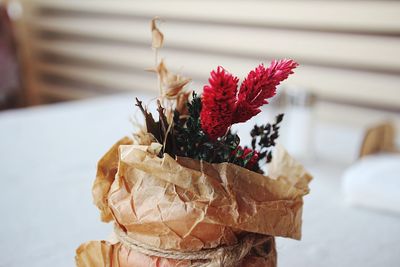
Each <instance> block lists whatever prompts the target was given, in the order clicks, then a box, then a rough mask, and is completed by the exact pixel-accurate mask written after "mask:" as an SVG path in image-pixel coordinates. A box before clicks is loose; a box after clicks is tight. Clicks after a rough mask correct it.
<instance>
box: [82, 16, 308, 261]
mask: <svg viewBox="0 0 400 267" xmlns="http://www.w3.org/2000/svg"><path fill="white" fill-rule="evenodd" d="M152 25H153V26H154V28H153V31H156V32H159V31H158V29H157V28H156V27H155V21H153V24H152ZM153 44H154V42H153ZM160 46H161V45H160V43H159V42H158V47H160ZM153 47H154V45H153ZM158 47H156V48H158ZM296 66H297V64H296V63H294V62H293V61H291V60H281V61H274V62H273V63H272V64H271V66H270V67H268V68H266V67H264V66H263V65H260V66H259V67H257V68H256V69H255V70H253V71H251V72H250V73H249V75H248V77H247V78H246V79H245V80H244V81H243V82H242V84H241V86H240V87H239V85H238V82H239V79H238V78H236V77H234V76H233V75H232V74H230V73H228V72H227V71H226V70H225V69H223V68H222V67H219V68H217V69H216V70H215V71H212V72H211V78H210V79H209V84H208V85H206V86H204V90H203V94H202V95H201V96H199V95H197V94H195V93H192V92H191V91H189V90H188V89H187V88H186V87H188V81H189V80H188V79H186V78H182V77H180V76H178V75H174V74H172V73H170V72H169V71H168V70H167V68H166V66H165V64H164V63H163V62H160V64H159V65H158V66H156V68H155V71H156V72H157V74H158V75H159V78H160V84H161V85H162V94H161V96H160V98H159V99H158V101H157V106H158V109H157V113H158V114H157V118H154V116H153V114H151V113H150V112H149V111H148V109H147V107H144V106H143V104H142V102H141V101H140V100H137V104H136V105H137V106H138V109H139V110H140V111H141V112H142V113H143V115H144V121H145V123H144V124H143V127H142V128H141V129H140V130H139V131H138V132H137V133H136V134H135V135H134V136H132V137H125V138H123V139H121V140H119V141H118V142H117V143H116V144H115V145H114V146H113V147H112V148H111V149H110V150H109V151H108V152H107V153H106V154H105V155H104V156H103V158H102V159H101V160H100V161H99V164H98V170H97V177H96V180H95V182H94V186H93V197H94V202H95V204H96V206H97V207H98V208H99V209H100V212H101V219H102V221H104V222H112V223H113V224H114V233H113V235H112V238H110V239H109V240H107V241H90V242H87V243H84V244H82V245H81V246H80V247H79V248H78V249H77V255H76V263H77V266H79V267H103V266H104V267H105V266H107V267H132V266H135V267H140V266H276V264H277V253H276V249H275V239H274V237H276V236H281V237H288V238H294V239H300V237H301V216H302V205H303V196H304V195H305V194H307V193H308V192H309V189H308V183H309V181H310V180H311V176H310V175H309V174H308V173H307V171H306V170H305V169H304V168H303V167H302V166H301V165H300V164H298V163H297V162H295V161H294V160H293V159H292V158H291V157H290V156H289V155H288V154H287V152H286V151H285V150H284V149H283V148H282V147H281V146H279V145H275V144H276V139H277V138H278V130H279V123H280V122H281V121H282V119H283V115H278V116H277V118H276V122H275V123H273V124H266V125H261V126H257V125H256V126H255V127H254V128H253V130H252V131H251V133H250V134H251V137H252V143H251V144H250V145H249V146H241V144H240V138H239V136H238V135H237V134H236V133H233V132H232V131H231V130H230V127H231V125H233V124H235V123H244V122H246V121H247V120H248V119H250V118H251V117H253V116H255V115H257V114H258V113H259V112H260V109H259V108H260V107H261V106H262V105H264V104H267V103H268V102H267V99H268V98H270V97H272V96H273V95H275V90H276V86H277V85H278V84H279V83H280V82H281V81H282V80H284V79H286V78H287V77H288V75H289V74H291V73H292V69H293V68H295V67H296Z"/></svg>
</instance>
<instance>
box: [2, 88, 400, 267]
mask: <svg viewBox="0 0 400 267" xmlns="http://www.w3.org/2000/svg"><path fill="white" fill-rule="evenodd" d="M144 98H145V99H146V98H147V99H148V98H149V97H148V96H144ZM133 103H134V102H133V95H118V96H112V97H106V98H98V99H92V100H85V101H77V102H70V103H63V104H55V105H48V106H44V107H36V108H30V109H22V110H16V111H6V112H2V113H0V136H1V138H0V167H1V175H0V177H1V178H0V179H1V183H2V189H3V190H2V192H1V193H0V214H1V227H0V266H7V267H14V266H32V267H39V266H40V267H46V266H58V267H64V266H65V267H66V266H74V255H75V249H76V248H77V247H78V246H79V245H80V244H81V243H83V242H85V241H88V240H101V239H107V237H108V236H109V234H110V232H111V225H108V224H104V223H102V222H100V220H99V213H98V211H97V209H96V207H95V206H94V205H93V204H92V197H91V186H92V182H93V180H94V176H95V170H96V163H97V160H98V159H99V158H100V157H101V156H102V154H103V153H104V152H105V151H107V149H108V148H109V147H110V146H111V145H112V144H113V143H114V142H115V141H116V140H118V139H119V138H121V137H122V136H125V135H129V134H130V133H131V132H133V131H134V128H133V126H132V124H131V123H130V121H129V118H130V117H131V116H132V114H134V113H135V108H134V104H133ZM306 167H307V168H308V169H309V171H310V172H311V173H312V174H313V175H314V180H313V181H312V183H311V185H310V187H311V194H310V195H308V196H306V197H305V205H304V213H303V238H302V240H301V241H295V240H288V239H283V238H279V239H278V243H277V250H278V262H279V266H281V267H285V266H286V267H292V266H296V267H312V266H316V267H317V266H318V267H320V266H328V267H330V266H332V267H333V266H344V267H346V266H348V267H350V266H363V267H372V266H399V265H400V216H396V215H393V214H386V213H379V212H376V211H370V210H366V209H359V208H354V207H349V206H347V205H346V203H344V201H343V197H342V195H341V190H340V179H341V175H342V173H343V171H344V169H345V167H346V166H345V165H344V164H338V163H332V162H329V161H324V160H318V159H314V160H313V161H310V162H307V163H306Z"/></svg>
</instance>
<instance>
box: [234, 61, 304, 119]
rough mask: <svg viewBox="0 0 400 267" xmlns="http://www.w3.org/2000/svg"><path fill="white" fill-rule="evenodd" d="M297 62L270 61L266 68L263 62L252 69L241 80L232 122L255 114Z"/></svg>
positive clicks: (290, 72)
mask: <svg viewBox="0 0 400 267" xmlns="http://www.w3.org/2000/svg"><path fill="white" fill-rule="evenodd" d="M297 66H298V64H297V63H296V62H295V61H293V60H290V59H289V60H288V59H283V60H279V61H276V60H274V61H272V63H271V65H270V66H269V67H268V68H265V67H264V65H263V64H261V65H259V66H258V67H257V68H255V69H254V70H252V71H251V72H250V73H249V74H248V75H247V78H246V79H245V80H244V81H243V83H242V85H241V87H240V91H239V95H238V101H237V103H236V110H235V113H234V115H233V119H232V123H238V122H245V121H247V120H249V119H250V118H251V117H253V116H255V115H257V114H258V113H259V112H260V111H261V110H260V107H261V106H262V105H264V104H267V103H268V101H267V99H268V98H271V97H273V96H274V95H275V93H276V87H277V86H278V85H279V84H280V82H281V81H283V80H285V79H286V78H287V77H288V76H289V75H290V74H292V73H293V69H294V68H296V67H297Z"/></svg>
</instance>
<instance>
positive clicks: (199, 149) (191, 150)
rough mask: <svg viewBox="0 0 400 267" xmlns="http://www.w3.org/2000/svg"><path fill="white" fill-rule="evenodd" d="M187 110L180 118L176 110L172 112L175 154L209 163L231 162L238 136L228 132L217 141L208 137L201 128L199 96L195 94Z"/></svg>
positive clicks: (237, 143) (238, 140)
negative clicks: (185, 115)
mask: <svg viewBox="0 0 400 267" xmlns="http://www.w3.org/2000/svg"><path fill="white" fill-rule="evenodd" d="M188 111H189V114H188V117H187V118H181V117H180V114H179V113H178V112H177V111H175V113H174V134H175V140H176V148H177V150H176V155H178V156H183V157H190V158H194V159H199V160H204V161H207V162H211V163H220V162H233V160H234V159H235V157H234V156H232V155H233V154H232V153H233V151H235V149H236V148H237V147H238V145H239V142H240V139H239V136H238V135H237V134H233V133H231V132H228V134H227V135H226V136H225V137H222V138H219V139H218V140H217V141H212V140H211V139H209V138H208V136H207V135H206V134H205V133H204V132H203V130H202V128H201V122H200V111H201V98H200V97H198V96H197V95H196V94H193V100H192V101H191V102H190V103H188Z"/></svg>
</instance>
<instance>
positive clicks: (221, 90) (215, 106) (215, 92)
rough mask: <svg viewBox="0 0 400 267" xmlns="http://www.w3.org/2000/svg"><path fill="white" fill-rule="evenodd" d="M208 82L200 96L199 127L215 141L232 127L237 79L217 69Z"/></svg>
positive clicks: (222, 69)
mask: <svg viewBox="0 0 400 267" xmlns="http://www.w3.org/2000/svg"><path fill="white" fill-rule="evenodd" d="M208 82H209V85H206V86H204V90H203V94H202V101H201V102H202V109H201V113H200V119H201V127H202V129H203V130H204V132H205V133H206V134H207V135H208V136H209V137H210V138H211V139H213V140H216V139H217V138H218V137H220V136H223V135H225V133H226V132H227V130H228V128H229V127H230V126H231V125H232V117H233V113H234V111H235V102H236V94H237V87H238V82H239V79H238V78H236V77H234V76H232V74H230V73H228V72H227V71H226V70H225V69H224V68H222V67H218V68H217V70H216V71H215V70H214V71H212V72H211V78H210V79H209V80H208Z"/></svg>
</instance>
